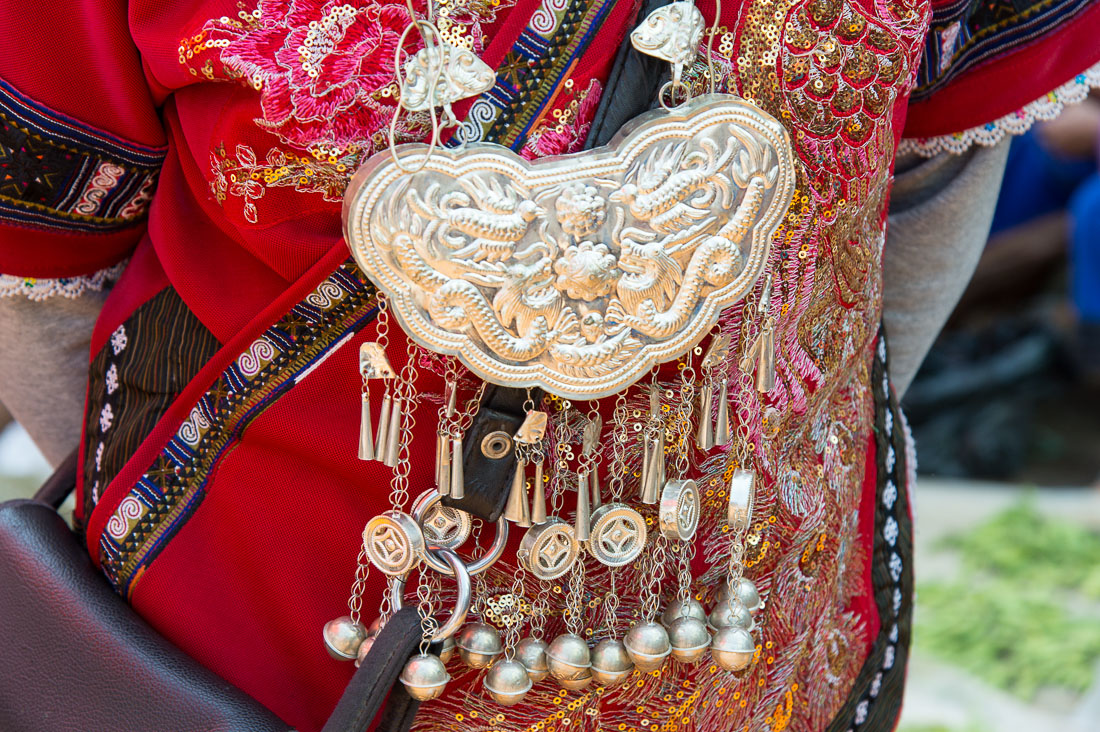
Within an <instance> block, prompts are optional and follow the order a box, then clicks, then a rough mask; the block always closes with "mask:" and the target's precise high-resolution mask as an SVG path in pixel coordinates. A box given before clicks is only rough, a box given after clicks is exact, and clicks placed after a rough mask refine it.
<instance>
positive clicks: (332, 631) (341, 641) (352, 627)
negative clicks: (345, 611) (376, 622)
mask: <svg viewBox="0 0 1100 732" xmlns="http://www.w3.org/2000/svg"><path fill="white" fill-rule="evenodd" d="M323 635H324V638H325V648H327V649H328V655H330V656H332V657H333V658H335V659H336V660H337V661H354V660H355V657H356V655H357V654H358V653H359V646H360V645H362V644H363V641H364V640H366V638H367V629H366V628H364V627H363V626H362V624H361V623H356V622H354V621H352V619H351V618H349V617H348V616H347V615H342V616H341V617H338V618H336V619H334V620H330V621H328V622H327V623H325V630H324V634H323Z"/></svg>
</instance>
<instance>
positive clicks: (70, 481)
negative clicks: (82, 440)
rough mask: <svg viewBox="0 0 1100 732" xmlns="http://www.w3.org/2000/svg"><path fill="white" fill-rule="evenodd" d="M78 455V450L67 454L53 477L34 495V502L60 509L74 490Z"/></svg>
mask: <svg viewBox="0 0 1100 732" xmlns="http://www.w3.org/2000/svg"><path fill="white" fill-rule="evenodd" d="M79 454H80V448H77V449H75V450H73V451H72V452H70V453H69V456H68V457H67V458H65V459H64V460H62V461H61V464H60V465H58V466H57V469H55V470H54V471H53V475H51V476H50V477H49V478H47V479H46V482H45V483H43V484H42V487H41V488H39V489H38V492H37V493H35V494H34V500H36V501H40V502H42V503H45V504H46V505H48V506H53V507H54V508H60V507H61V504H62V503H64V502H65V499H66V498H68V497H69V494H70V493H72V492H73V491H74V490H76V462H77V456H78V455H79Z"/></svg>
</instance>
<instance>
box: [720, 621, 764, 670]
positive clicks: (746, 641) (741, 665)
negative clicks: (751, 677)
mask: <svg viewBox="0 0 1100 732" xmlns="http://www.w3.org/2000/svg"><path fill="white" fill-rule="evenodd" d="M755 653H756V643H755V642H753V639H752V634H751V633H749V631H747V630H745V629H744V628H735V627H733V626H730V627H728V628H722V629H721V630H719V631H718V632H717V633H715V634H714V640H713V641H711V644H710V655H711V656H713V657H714V660H715V662H716V663H717V664H718V665H719V666H721V667H722V668H724V669H725V670H727V671H741V670H742V669H745V668H748V666H749V664H751V663H752V657H753V654H755Z"/></svg>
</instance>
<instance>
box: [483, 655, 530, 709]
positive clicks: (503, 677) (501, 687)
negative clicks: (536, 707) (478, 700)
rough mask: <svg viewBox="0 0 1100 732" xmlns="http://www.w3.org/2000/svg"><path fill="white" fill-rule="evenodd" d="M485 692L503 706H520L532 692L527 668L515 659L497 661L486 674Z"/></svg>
mask: <svg viewBox="0 0 1100 732" xmlns="http://www.w3.org/2000/svg"><path fill="white" fill-rule="evenodd" d="M484 684H485V690H486V691H488V692H489V695H490V696H492V697H493V700H494V701H496V703H497V704H500V705H501V706H505V707H510V706H512V705H513V704H519V703H520V702H521V701H523V697H524V696H526V694H527V692H528V691H530V690H531V677H529V676H528V675H527V668H526V667H525V666H524V665H523V664H522V663H520V662H519V661H517V660H515V659H507V658H506V659H504V660H502V661H497V662H496V663H494V664H493V667H492V668H491V669H489V672H488V673H487V674H485V681H484Z"/></svg>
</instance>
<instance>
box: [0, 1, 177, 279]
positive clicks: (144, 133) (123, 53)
mask: <svg viewBox="0 0 1100 732" xmlns="http://www.w3.org/2000/svg"><path fill="white" fill-rule="evenodd" d="M127 4H128V3H127V2H126V0H51V1H50V2H48V3H38V4H36V5H35V6H34V9H33V11H32V10H30V9H29V8H28V6H26V5H25V4H21V3H2V4H0V28H3V29H4V34H3V42H2V44H3V53H0V79H3V80H4V81H6V82H7V83H8V84H10V85H11V86H13V87H14V88H15V89H16V90H18V91H19V92H20V93H22V94H24V95H26V96H28V97H30V98H31V99H33V100H34V101H36V102H38V103H39V104H41V105H43V106H45V107H48V108H49V109H51V110H53V111H55V112H57V113H59V114H60V115H62V116H67V117H71V118H73V119H74V120H77V121H79V122H80V123H82V124H84V125H86V126H88V127H90V128H92V129H94V130H96V131H97V132H99V133H102V135H103V136H105V137H115V138H119V139H120V140H122V141H123V142H131V143H136V144H138V145H144V146H149V147H158V146H162V145H164V143H165V130H164V125H163V124H162V122H161V120H160V118H159V117H158V115H157V109H156V107H155V106H154V103H153V99H152V96H151V94H150V91H149V87H148V85H147V83H146V79H145V74H144V73H143V70H142V64H141V59H140V56H139V52H138V49H137V47H136V46H135V44H134V39H133V38H132V37H131V35H130V30H129V27H128V24H127V19H126V11H127ZM143 232H144V227H143V226H140V225H136V226H130V227H127V228H124V229H121V230H119V231H114V232H110V233H97V234H86V233H75V232H74V233H67V232H64V231H59V230H47V229H44V228H40V227H31V226H21V225H14V224H6V225H4V224H0V272H2V273H4V274H15V275H19V276H24V277H71V276H74V275H79V274H85V273H89V272H94V271H96V270H99V269H103V268H104V267H108V266H110V265H112V264H115V263H116V262H118V261H120V260H122V259H124V258H125V257H126V255H127V253H128V252H129V251H130V250H131V249H133V247H134V246H135V245H136V244H137V242H138V240H139V239H140V238H141V236H142V233H143Z"/></svg>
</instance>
